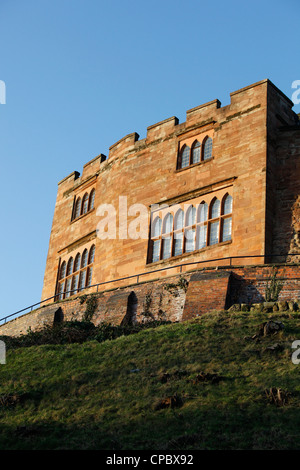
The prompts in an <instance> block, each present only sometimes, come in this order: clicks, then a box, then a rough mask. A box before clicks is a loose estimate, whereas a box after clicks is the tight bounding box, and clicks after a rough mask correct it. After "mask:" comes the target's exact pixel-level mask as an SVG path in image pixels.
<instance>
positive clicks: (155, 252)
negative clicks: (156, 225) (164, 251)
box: [152, 240, 160, 263]
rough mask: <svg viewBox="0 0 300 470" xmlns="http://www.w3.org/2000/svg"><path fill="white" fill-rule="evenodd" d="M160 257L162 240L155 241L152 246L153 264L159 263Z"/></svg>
mask: <svg viewBox="0 0 300 470" xmlns="http://www.w3.org/2000/svg"><path fill="white" fill-rule="evenodd" d="M159 256H160V240H155V241H154V242H153V245H152V263H155V261H159Z"/></svg>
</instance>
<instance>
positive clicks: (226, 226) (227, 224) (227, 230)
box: [223, 217, 232, 242]
mask: <svg viewBox="0 0 300 470" xmlns="http://www.w3.org/2000/svg"><path fill="white" fill-rule="evenodd" d="M231 227H232V218H231V217H228V218H226V219H224V220H223V242H226V241H227V240H231Z"/></svg>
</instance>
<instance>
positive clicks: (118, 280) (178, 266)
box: [0, 253, 300, 323]
mask: <svg viewBox="0 0 300 470" xmlns="http://www.w3.org/2000/svg"><path fill="white" fill-rule="evenodd" d="M299 255H300V253H288V254H281V255H241V256H227V257H224V258H215V259H209V260H201V261H192V262H190V263H181V264H176V265H173V266H165V267H164V268H159V269H155V270H153V271H147V272H143V273H139V274H132V275H131V276H126V277H121V278H118V279H113V280H111V281H104V282H98V283H97V284H92V285H90V286H88V287H84V288H82V290H85V289H91V288H92V287H97V292H98V288H99V286H103V285H105V284H111V283H114V282H120V281H124V280H126V279H132V278H137V284H138V283H139V278H140V277H141V276H146V275H148V274H153V273H156V272H160V271H166V270H168V269H175V268H180V272H182V267H183V266H192V265H195V264H203V263H213V262H216V261H224V260H229V266H232V260H233V259H245V258H274V257H286V256H299ZM270 264H274V263H270ZM250 266H251V265H250ZM79 291H80V289H73V290H69V291H66V292H64V294H71V293H72V292H77V293H78V292H79ZM55 298H56V299H57V298H58V294H55V295H53V296H52V297H48V298H47V299H44V300H41V301H40V302H36V303H35V304H32V305H29V307H26V308H23V309H21V310H18V311H17V312H14V313H11V314H10V315H7V316H6V317H3V318H0V322H2V321H4V323H6V320H7V318H11V317H13V316H15V315H18V314H19V313H22V312H25V311H26V310H29V309H31V311H32V310H33V307H36V306H37V305H41V304H43V303H45V302H48V301H49V300H52V299H55Z"/></svg>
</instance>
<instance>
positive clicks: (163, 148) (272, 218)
mask: <svg viewBox="0 0 300 470" xmlns="http://www.w3.org/2000/svg"><path fill="white" fill-rule="evenodd" d="M292 106H293V103H292V102H291V101H290V100H289V98H288V97H286V96H285V95H284V94H283V93H282V92H281V91H280V90H279V89H278V88H276V86H274V85H273V84H272V83H271V82H270V81H269V80H263V81H261V82H258V83H254V84H252V85H250V86H248V87H245V88H242V89H240V90H237V91H235V92H233V93H231V94H230V104H229V105H227V106H224V107H222V106H221V103H220V102H219V100H214V101H210V102H208V103H205V104H203V105H200V106H197V107H195V108H193V109H190V110H188V111H187V112H186V122H183V123H179V122H178V119H177V118H176V117H170V118H168V119H165V120H163V121H161V122H158V123H156V124H153V125H151V126H149V127H148V129H147V135H146V137H145V138H144V139H141V140H139V136H138V134H137V133H136V132H133V133H131V134H128V135H127V136H125V137H123V138H122V139H120V140H119V141H117V142H116V143H115V144H113V145H112V146H111V147H110V149H109V155H108V159H106V157H105V156H104V155H103V154H100V155H99V156H97V157H96V158H94V159H92V160H91V161H89V162H88V163H86V164H85V165H84V167H83V172H82V174H81V175H80V174H79V173H78V172H77V171H74V172H73V173H71V174H70V175H69V176H67V177H65V178H64V179H63V180H62V181H60V182H59V184H58V192H57V199H56V205H55V211H54V217H53V223H52V229H51V235H50V243H49V250H48V256H47V263H46V269H45V276H44V286H43V291H42V300H44V299H50V300H49V301H48V304H47V306H44V307H43V308H42V309H40V310H39V311H36V312H33V313H32V314H31V316H29V315H26V316H24V317H22V318H23V319H22V320H21V319H20V320H19V319H18V320H15V321H13V322H10V323H12V324H13V323H14V324H15V325H17V324H18V325H20V328H19V327H17V328H19V331H24V329H25V327H26V325H27V324H29V323H32V324H33V326H34V327H36V326H38V325H41V324H42V323H43V321H44V320H42V317H41V316H40V314H41V313H42V312H44V313H45V315H46V317H47V315H48V316H49V318H52V316H53V311H54V310H55V308H56V307H55V306H53V307H52V303H53V301H54V300H57V299H58V298H63V297H66V294H65V293H62V294H60V291H59V288H60V287H59V286H60V284H62V283H60V284H59V282H60V281H59V278H58V273H59V270H60V268H61V267H62V266H63V263H64V262H67V261H68V260H69V259H70V257H72V258H73V260H75V258H76V256H77V255H78V254H80V256H81V257H83V255H84V252H85V250H88V251H87V252H88V253H91V250H92V249H94V248H95V252H94V257H93V259H92V261H91V264H90V268H89V270H87V272H86V278H85V280H84V282H85V284H84V287H83V288H82V289H81V291H80V294H90V293H92V292H96V287H89V288H87V285H88V282H89V283H90V284H92V285H96V284H101V285H99V286H98V290H99V291H103V292H102V293H101V294H100V293H99V292H98V293H97V296H98V307H97V312H96V314H95V317H94V321H95V322H99V321H103V320H105V321H111V322H113V323H121V322H122V321H125V320H124V318H127V319H128V316H132V317H134V319H135V320H136V321H144V320H145V319H147V318H152V317H155V318H167V319H171V320H172V321H180V320H182V319H184V316H182V312H183V311H184V304H185V301H186V298H185V297H186V292H185V290H184V289H181V290H179V291H178V292H177V294H178V295H177V294H176V295H175V294H174V292H173V296H172V288H170V289H166V288H165V283H166V282H167V280H168V279H172V276H173V278H174V279H176V282H177V281H178V279H179V277H178V276H179V274H180V272H182V274H183V275H184V276H185V277H186V278H187V279H189V277H190V271H189V270H191V269H198V270H200V269H203V268H205V269H206V270H209V269H211V270H212V269H215V268H216V267H217V268H218V269H221V270H228V272H231V276H230V292H229V293H228V295H229V297H228V298H227V296H226V303H228V302H231V303H235V302H237V301H238V302H240V303H247V304H249V303H251V302H254V301H256V302H260V301H262V300H263V297H264V293H263V292H264V288H265V284H264V283H265V281H264V279H265V277H266V276H267V277H268V276H269V275H270V274H269V271H267V270H266V269H267V268H265V267H264V264H266V263H284V268H282V267H281V266H280V267H279V268H278V269H279V274H280V276H282V277H285V274H284V273H288V276H287V279H285V280H284V289H283V291H282V293H281V296H282V298H287V299H288V297H289V296H295V295H296V296H298V292H299V276H300V274H299V263H300V221H299V220H300V125H299V116H297V115H296V114H295V113H294V112H293V110H292ZM207 138H211V139H212V154H211V156H210V158H208V159H207V160H204V159H202V160H201V161H198V162H196V163H192V164H190V165H189V166H187V167H184V168H182V167H179V165H178V156H179V154H180V152H181V151H182V149H183V148H184V146H188V147H191V148H192V146H193V143H194V142H195V141H196V139H197V140H199V142H202V143H204V142H205V140H206V139H207ZM87 194H89V195H91V194H93V195H94V202H93V205H92V206H91V207H90V210H88V211H87V212H86V213H78V214H77V215H76V210H77V209H76V202H77V201H78V200H79V198H80V200H84V199H85V197H86V195H87ZM226 195H230V196H231V197H232V200H233V207H232V229H231V233H230V237H229V238H227V239H225V240H223V239H221V238H220V237H219V239H218V242H217V243H211V242H209V243H208V242H207V243H206V245H205V246H202V248H199V249H193V250H191V251H190V252H188V250H186V252H183V253H182V254H179V255H176V256H175V251H174V252H173V256H171V257H167V258H166V259H162V256H161V257H160V259H159V260H157V261H156V260H154V258H151V257H150V256H149V253H150V249H152V248H151V246H152V245H151V244H150V243H149V236H150V219H151V214H153V213H154V212H153V207H152V206H153V205H154V204H157V205H161V204H167V205H168V206H172V205H174V204H177V205H180V206H181V205H183V204H190V203H193V204H194V203H195V204H200V203H201V201H205V202H206V203H207V204H208V206H209V208H210V209H209V211H211V207H212V204H213V201H214V200H215V199H218V200H220V201H224V200H225V199H226ZM125 197H126V198H127V199H126V203H125V199H124V198H125ZM103 204H108V205H112V206H113V207H114V208H116V210H117V214H116V222H117V225H116V236H115V237H113V238H112V239H100V238H99V236H97V226H98V223H99V222H100V220H101V217H102V216H103V214H102V216H101V215H100V214H99V212H98V209H99V207H101V206H102V205H103ZM120 204H121V206H122V205H123V208H125V213H126V214H127V224H126V221H125V222H124V219H123V218H122V219H121V218H120V213H121V211H120ZM134 204H141V205H143V207H146V208H148V214H147V225H146V227H147V234H146V236H143V237H141V238H138V237H136V238H134V237H131V236H128V234H129V228H128V227H129V226H130V223H132V222H133V221H134V220H135V217H136V215H132V214H130V213H127V209H128V208H129V207H131V206H132V205H134ZM222 204H223V202H222ZM125 205H127V206H126V207H125ZM118 211H119V212H118ZM151 211H152V212H151ZM123 212H124V211H123ZM211 218H212V219H213V217H211ZM224 221H225V218H223V219H222V218H220V227H221V226H222V224H224V223H225V222H224ZM207 227H208V229H207V233H209V230H210V228H209V227H211V225H208V224H207ZM220 233H221V230H220ZM98 235H99V233H98ZM207 240H208V238H207ZM161 243H162V242H161ZM93 247H94V248H93ZM278 255H280V256H278ZM153 260H154V261H153ZM212 260H218V261H212ZM187 263H199V264H198V265H196V264H195V265H191V266H181V268H179V267H178V266H179V265H183V264H187ZM285 263H290V264H291V265H290V266H287V265H286V264H285ZM295 263H296V264H295ZM297 263H298V264H297ZM228 265H234V266H235V267H234V268H233V266H230V267H229V268H228ZM240 265H241V266H240ZM251 265H254V266H255V267H251ZM247 266H249V267H248V268H247ZM260 266H261V267H260ZM290 273H293V279H292V278H290V277H289V276H290ZM88 276H89V281H88V282H87V279H88ZM167 276H171V277H167ZM260 276H261V278H260ZM121 278H127V279H123V280H120V281H118V282H116V280H117V279H121ZM141 281H143V283H141ZM72 282H73V281H72ZM74 282H75V281H74ZM76 282H79V281H78V278H77V280H76ZM135 282H136V284H134V283H135ZM214 282H216V281H215V280H214V281H213V280H212V279H211V284H210V285H208V287H207V289H208V290H207V292H213V283H214ZM169 284H174V282H171V281H170V282H169ZM225 284H226V283H225ZM225 284H224V289H225ZM192 285H193V284H192ZM71 286H72V284H71V283H70V285H69V288H70V287H71ZM194 287H195V286H194ZM227 287H228V286H227ZM64 289H65V290H68V289H67V287H66V286H64ZM109 289H110V290H109ZM112 289H114V290H112ZM189 289H191V287H189ZM221 290H222V289H221ZM196 291H197V289H196V287H195V293H194V297H193V296H192V295H191V291H190V293H189V291H188V293H187V300H188V299H189V298H191V299H192V298H193V299H194V300H193V302H196V297H195V296H196ZM54 296H56V297H55V298H54ZM135 296H136V297H135ZM208 296H209V295H208ZM221 297H222V298H221ZM224 299H225V297H224V295H223V294H222V295H221V291H220V296H219V299H218V298H216V297H214V299H213V301H211V307H213V305H223V304H224V306H225V303H224ZM228 299H229V300H228ZM200 300H201V299H200V298H199V308H198V310H197V312H198V313H197V314H202V313H203V310H204V309H207V308H208V307H209V306H208V304H207V301H206V300H205V299H202V300H201V301H200ZM219 301H220V302H219ZM218 302H219V303H218ZM188 303H189V302H187V303H186V317H190V316H191V315H192V313H191V309H190V313H188V311H187V310H188ZM200 304H202V305H203V307H201V308H200ZM55 305H61V306H62V310H63V317H64V318H65V319H70V318H77V317H78V318H81V317H82V316H83V314H84V308H85V307H84V303H80V301H79V300H78V293H77V291H76V295H71V297H70V298H69V299H65V300H63V301H62V302H60V303H59V304H55ZM48 308H49V309H50V310H47V309H48ZM52 308H53V309H54V310H52ZM47 312H49V313H47ZM46 313H47V314H46ZM46 317H45V318H46ZM47 318H48V317H47ZM29 319H30V320H29ZM31 320H32V321H31ZM45 321H46V320H45ZM51 321H52V320H51ZM5 328H6V329H9V328H10V327H9V326H8V324H7V326H6V327H5ZM12 328H13V329H15V328H14V327H13V326H12Z"/></svg>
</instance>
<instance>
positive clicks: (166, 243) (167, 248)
mask: <svg viewBox="0 0 300 470" xmlns="http://www.w3.org/2000/svg"><path fill="white" fill-rule="evenodd" d="M170 256H171V237H167V238H163V254H162V257H163V259H167V258H170Z"/></svg>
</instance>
